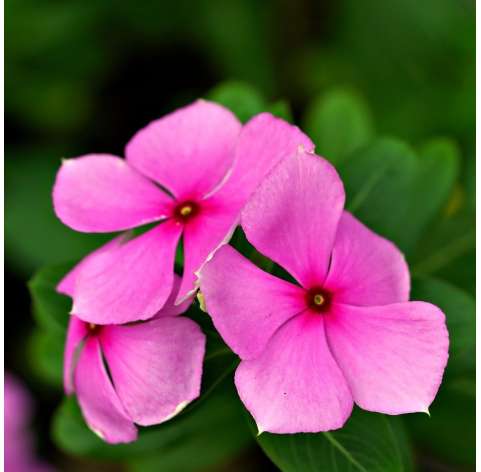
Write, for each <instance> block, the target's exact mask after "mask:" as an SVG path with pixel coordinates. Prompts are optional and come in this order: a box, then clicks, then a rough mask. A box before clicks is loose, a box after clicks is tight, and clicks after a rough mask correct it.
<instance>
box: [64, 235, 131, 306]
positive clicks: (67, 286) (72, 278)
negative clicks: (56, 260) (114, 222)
mask: <svg viewBox="0 0 481 472" xmlns="http://www.w3.org/2000/svg"><path fill="white" fill-rule="evenodd" d="M125 239H126V234H122V235H120V236H117V237H116V238H114V239H112V240H110V241H109V242H108V243H106V244H104V245H103V246H101V247H100V248H98V249H96V250H95V251H93V252H91V253H90V254H88V255H87V256H85V257H84V258H83V259H82V260H81V261H80V262H79V263H78V264H77V265H75V266H74V267H73V268H72V269H71V270H70V272H68V273H67V274H66V275H65V276H64V278H63V279H62V280H61V281H60V282H59V283H58V285H57V287H56V290H57V292H59V293H62V294H63V295H67V296H69V297H71V298H73V296H74V291H75V282H76V280H77V277H78V274H79V273H80V270H81V268H82V267H83V265H84V264H85V262H87V261H88V260H89V259H92V258H94V257H95V256H96V255H99V254H101V253H103V252H108V251H112V250H113V249H115V248H116V247H119V246H120V245H121V244H122V242H124V241H125Z"/></svg>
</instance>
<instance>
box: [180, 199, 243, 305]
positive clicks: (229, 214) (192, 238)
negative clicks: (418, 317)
mask: <svg viewBox="0 0 481 472" xmlns="http://www.w3.org/2000/svg"><path fill="white" fill-rule="evenodd" d="M201 205H202V208H201V213H200V214H199V215H198V217H197V218H194V219H192V221H189V222H188V223H187V224H186V225H185V227H184V234H183V238H184V239H183V242H184V273H183V276H182V285H181V287H180V290H179V294H178V296H177V302H180V301H182V300H184V299H185V298H186V297H188V296H190V295H192V294H193V292H194V291H195V290H196V288H197V275H196V272H198V271H199V269H200V268H201V267H202V265H203V264H204V263H205V262H206V261H207V260H209V259H210V258H211V257H212V256H213V255H214V253H215V251H216V250H217V249H218V248H219V247H221V246H223V245H224V244H227V243H228V242H229V240H230V238H231V236H232V233H233V232H234V229H235V227H236V226H237V222H238V220H239V216H240V215H239V211H238V209H236V208H234V209H232V208H230V207H229V205H228V204H226V203H225V202H223V201H222V200H220V199H219V198H217V196H216V195H214V196H213V197H210V198H208V199H206V200H203V201H202V203H201Z"/></svg>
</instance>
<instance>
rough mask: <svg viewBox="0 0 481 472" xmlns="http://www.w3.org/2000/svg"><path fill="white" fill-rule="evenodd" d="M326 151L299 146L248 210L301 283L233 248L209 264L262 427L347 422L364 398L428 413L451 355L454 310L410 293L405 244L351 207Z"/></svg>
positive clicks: (249, 402) (253, 237)
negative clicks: (447, 314) (448, 315)
mask: <svg viewBox="0 0 481 472" xmlns="http://www.w3.org/2000/svg"><path fill="white" fill-rule="evenodd" d="M344 199H345V196H344V189H343V185H342V182H341V180H340V179H339V177H338V175H337V173H336V171H335V170H334V168H333V167H332V166H331V165H330V164H329V163H328V162H327V161H325V160H324V159H322V158H320V157H318V156H315V155H314V154H312V153H308V152H304V151H302V150H300V151H299V152H298V154H297V155H295V156H291V157H289V158H287V159H284V160H283V161H282V162H281V163H280V164H279V165H278V166H277V167H276V168H275V170H273V171H272V172H271V174H270V175H269V176H268V177H267V178H266V179H265V180H264V182H263V183H262V184H261V185H260V187H259V188H258V190H257V191H256V192H255V193H254V195H253V197H252V199H251V200H250V201H249V202H248V204H247V205H246V207H245V209H244V210H243V212H242V216H241V226H242V228H243V229H244V231H245V234H246V236H247V239H248V240H249V242H250V243H251V244H252V245H253V246H254V247H255V248H256V249H257V250H259V251H260V252H261V253H262V254H264V255H265V256H267V257H268V258H270V259H271V260H272V261H274V262H275V263H277V264H278V265H280V266H281V267H283V268H284V269H285V270H286V271H287V272H289V274H290V275H292V276H293V277H294V278H295V280H296V281H297V283H295V282H293V283H291V282H288V281H285V280H282V279H280V278H277V277H275V276H273V275H270V274H268V273H266V272H263V271H262V270H260V269H259V268H257V267H256V266H255V265H253V264H252V263H251V262H250V261H249V260H247V259H246V258H244V257H243V256H242V255H241V254H239V253H238V252H237V251H236V250H234V249H233V248H232V247H230V246H227V245H226V246H224V247H222V248H220V249H219V251H218V252H217V253H216V254H215V255H214V257H213V258H212V260H211V261H210V262H208V263H207V264H206V265H205V266H204V267H203V269H202V270H201V275H200V289H201V292H202V294H203V296H204V300H205V304H206V309H207V311H208V313H209V314H210V315H211V317H212V319H213V322H214V324H215V326H216V328H217V329H218V331H219V332H220V334H221V335H222V337H223V338H224V340H225V341H226V343H227V344H228V345H229V346H230V347H231V348H232V349H233V350H234V351H235V352H236V353H237V354H238V355H239V357H240V358H241V363H240V365H239V367H238V368H237V371H236V374H235V384H236V387H237V390H238V392H239V396H240V398H241V400H242V402H243V403H244V405H245V406H246V408H247V409H248V410H249V411H250V413H251V414H252V415H253V417H254V419H255V421H256V423H257V426H258V429H259V431H260V432H262V431H269V432H272V433H299V432H318V431H327V430H331V429H336V428H340V427H342V426H343V424H344V423H345V421H346V420H347V418H348V417H349V416H350V414H351V411H352V408H353V403H356V404H357V405H358V406H360V407H361V408H363V409H365V410H369V411H376V412H381V413H386V414H391V415H395V414H401V413H410V412H426V411H428V407H429V405H430V404H431V402H432V401H433V399H434V397H435V395H436V393H437V390H438V388H439V385H440V382H441V379H442V375H443V371H444V368H445V366H446V362H447V358H448V344H449V340H448V333H447V330H446V325H445V318H444V314H443V313H442V312H441V310H439V308H437V307H436V306H434V305H431V304H429V303H424V302H415V301H413V302H410V301H408V300H409V290H410V281H409V280H410V278H409V271H408V267H407V265H406V262H405V260H404V258H403V256H402V254H401V253H400V251H399V250H398V249H397V248H396V247H395V246H394V245H393V244H392V243H391V242H389V241H387V240H385V239H384V238H382V237H380V236H378V235H376V234H375V233H373V232H372V231H370V230H369V229H368V228H366V227H365V226H364V225H363V224H362V223H361V222H359V221H358V220H357V219H356V218H355V217H353V216H352V215H351V214H350V213H348V212H346V211H343V208H344Z"/></svg>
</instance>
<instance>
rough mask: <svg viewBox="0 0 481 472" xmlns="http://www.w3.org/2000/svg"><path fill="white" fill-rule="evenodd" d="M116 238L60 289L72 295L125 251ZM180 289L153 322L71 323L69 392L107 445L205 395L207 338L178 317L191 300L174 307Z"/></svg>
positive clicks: (66, 369) (67, 362)
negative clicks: (96, 265)
mask: <svg viewBox="0 0 481 472" xmlns="http://www.w3.org/2000/svg"><path fill="white" fill-rule="evenodd" d="M120 239H121V238H116V239H114V240H113V241H111V242H110V243H108V244H107V245H105V246H103V247H102V248H100V249H98V250H97V251H96V252H94V253H92V254H91V255H89V256H88V257H87V258H86V259H84V260H83V261H81V262H80V264H78V265H77V266H76V267H75V268H74V269H73V270H72V271H71V272H69V273H68V274H67V275H66V276H65V278H64V279H63V280H62V281H61V282H60V284H59V285H58V287H57V290H58V291H59V292H60V293H63V294H66V295H71V294H72V290H73V288H74V286H75V279H76V278H77V277H78V276H80V274H81V273H82V270H83V267H84V266H85V265H86V264H88V263H89V261H91V260H92V259H94V258H96V257H102V256H103V255H105V254H106V253H109V252H111V251H116V250H119V244H120V242H119V240H120ZM179 286H180V279H179V278H178V277H176V279H175V281H174V289H173V291H172V293H171V294H170V297H169V299H168V300H167V302H166V303H165V305H164V307H163V308H162V309H161V310H160V311H159V312H158V313H157V314H156V315H155V316H154V317H153V318H152V319H150V320H148V321H145V322H137V323H130V324H124V325H99V324H93V323H87V322H84V321H82V320H81V319H80V318H78V317H77V316H75V315H72V316H71V318H70V323H69V327H68V333H67V340H66V344H65V359H64V388H65V391H66V393H67V394H72V393H75V394H76V395H77V399H78V402H79V405H80V408H81V410H82V413H83V415H84V418H85V420H86V422H87V424H88V425H89V427H90V428H91V429H92V430H93V431H94V432H95V433H96V434H97V435H99V436H100V437H101V438H102V439H104V440H105V441H107V442H109V443H122V442H130V441H134V440H135V439H136V438H137V428H136V426H135V424H138V425H142V426H149V425H153V424H158V423H162V422H164V421H167V420H169V419H170V418H172V417H173V416H175V415H176V414H177V413H179V412H180V411H181V410H182V409H183V408H184V407H185V406H186V405H187V404H188V403H189V402H191V401H192V400H194V399H195V398H197V397H198V396H199V394H200V387H201V376H202V361H203V358H204V351H205V336H204V334H203V333H202V331H201V330H200V328H199V326H198V325H197V324H196V323H195V322H194V321H192V320H190V319H188V318H186V317H181V316H178V315H180V314H181V313H183V312H184V311H185V310H186V309H187V308H188V306H189V304H190V302H191V300H187V301H186V302H184V303H182V304H179V305H174V300H175V297H176V295H177V292H178V290H179Z"/></svg>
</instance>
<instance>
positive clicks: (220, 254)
mask: <svg viewBox="0 0 481 472" xmlns="http://www.w3.org/2000/svg"><path fill="white" fill-rule="evenodd" d="M200 288H201V291H202V294H203V295H204V300H205V305H206V309H207V312H208V313H209V314H210V316H211V317H212V321H213V322H214V325H215V327H216V328H217V330H218V331H219V333H220V335H221V336H222V338H223V339H224V340H225V342H226V343H227V344H228V345H229V346H230V348H231V349H232V350H233V351H234V352H235V353H236V354H238V355H239V356H240V357H241V358H242V359H253V358H255V357H257V356H258V355H259V354H261V353H262V351H263V350H264V349H265V346H266V344H267V343H268V341H269V339H270V338H271V337H272V335H273V334H274V333H275V331H276V330H277V329H278V328H279V327H280V326H281V325H282V324H284V323H285V322H286V321H287V320H289V319H290V318H292V317H293V316H295V315H296V314H298V313H300V312H301V311H303V310H305V308H306V305H305V302H304V295H303V290H302V289H301V288H300V287H296V286H295V285H293V284H291V283H289V282H285V281H284V280H281V279H278V278H277V277H274V276H272V275H270V274H268V273H266V272H263V271H262V270H260V269H259V268H257V267H256V266H255V265H254V264H252V262H250V261H249V260H248V259H246V258H245V257H243V256H242V255H241V254H240V253H238V252H237V251H236V250H235V249H233V248H232V247H231V246H224V247H222V248H221V249H219V250H218V251H217V253H216V254H215V256H214V257H213V259H212V260H211V261H210V262H208V263H207V264H206V265H205V266H204V267H203V269H202V271H201V278H200Z"/></svg>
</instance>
